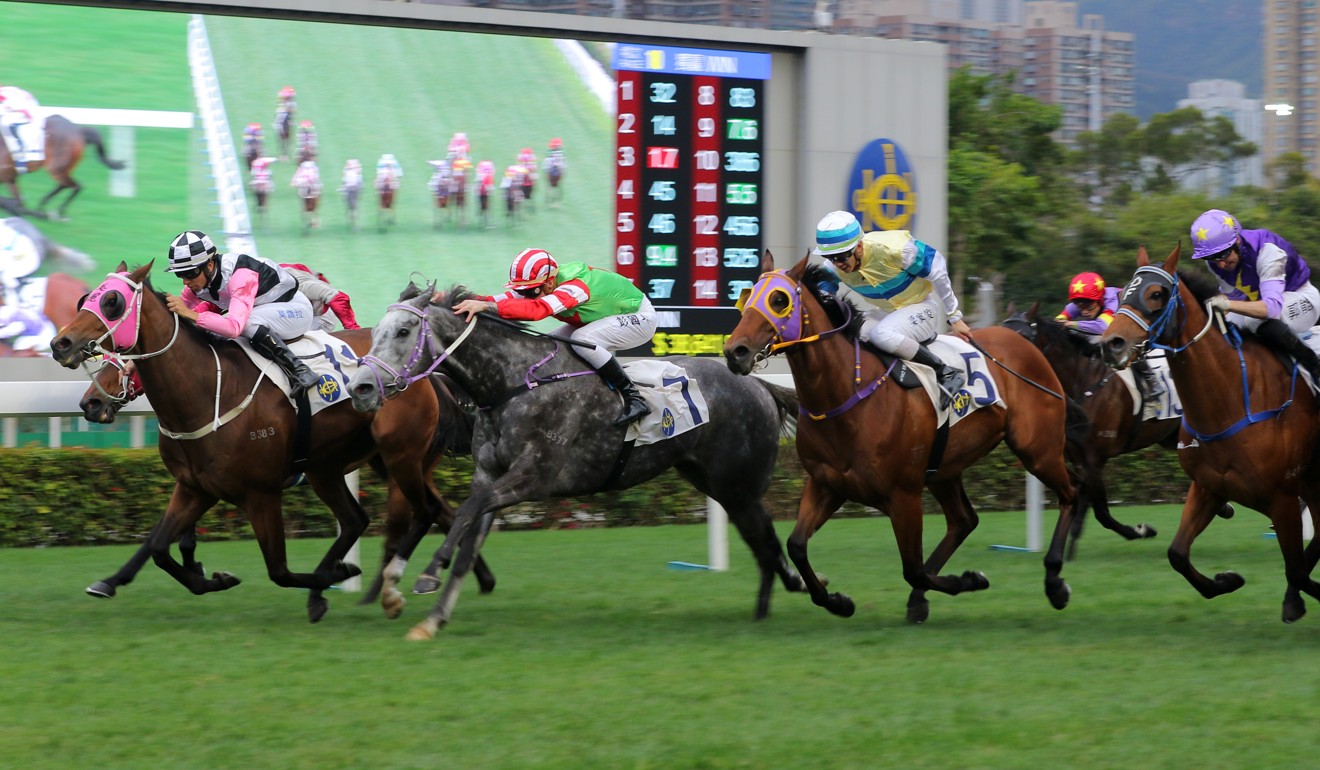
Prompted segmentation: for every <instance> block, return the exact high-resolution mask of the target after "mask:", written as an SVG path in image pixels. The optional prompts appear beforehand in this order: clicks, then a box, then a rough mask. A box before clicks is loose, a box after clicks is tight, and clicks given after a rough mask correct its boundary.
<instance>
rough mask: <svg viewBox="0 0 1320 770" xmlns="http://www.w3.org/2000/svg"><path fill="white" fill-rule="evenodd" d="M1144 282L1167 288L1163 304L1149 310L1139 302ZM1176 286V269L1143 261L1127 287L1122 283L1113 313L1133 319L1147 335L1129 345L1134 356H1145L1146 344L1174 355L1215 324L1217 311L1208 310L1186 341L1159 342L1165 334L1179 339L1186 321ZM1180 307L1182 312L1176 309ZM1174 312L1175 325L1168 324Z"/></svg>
mask: <svg viewBox="0 0 1320 770" xmlns="http://www.w3.org/2000/svg"><path fill="white" fill-rule="evenodd" d="M1147 285H1149V286H1156V287H1159V288H1163V289H1165V290H1167V291H1168V292H1169V300H1168V301H1167V302H1165V303H1164V307H1162V308H1158V309H1156V310H1151V309H1149V308H1147V307H1145V306H1144V305H1145V303H1141V304H1138V300H1139V299H1140V297H1141V293H1142V289H1143V287H1144V286H1147ZM1178 288H1179V280H1178V274H1177V273H1170V272H1168V271H1167V270H1165V269H1164V268H1162V267H1156V266H1155V265H1146V266H1144V267H1139V268H1137V272H1136V273H1135V274H1133V276H1132V280H1131V281H1130V282H1129V283H1128V285H1127V286H1126V287H1124V289H1123V293H1122V294H1121V295H1119V300H1118V301H1119V308H1118V312H1117V313H1115V315H1121V316H1126V317H1128V318H1130V319H1132V321H1133V322H1134V323H1136V324H1137V326H1139V327H1140V328H1141V330H1142V331H1143V332H1145V333H1146V339H1144V340H1142V341H1141V342H1138V343H1136V344H1134V345H1132V351H1133V353H1134V355H1135V356H1136V357H1137V358H1142V357H1144V356H1145V355H1146V352H1147V349H1148V348H1153V349H1155V350H1166V351H1168V352H1169V356H1170V357H1172V356H1175V355H1177V354H1179V353H1181V352H1182V351H1184V350H1186V349H1187V348H1189V347H1191V346H1192V345H1193V344H1195V343H1196V342H1197V341H1198V340H1200V339H1201V338H1202V337H1204V336H1205V335H1206V333H1207V332H1209V331H1210V327H1211V326H1212V325H1214V323H1215V319H1216V315H1215V314H1214V313H1207V314H1206V316H1207V317H1206V321H1205V328H1203V329H1201V331H1199V332H1197V333H1196V334H1195V335H1194V336H1193V337H1192V338H1191V339H1190V340H1188V341H1187V343H1186V344H1184V345H1182V346H1180V347H1174V346H1173V345H1166V344H1164V343H1162V342H1160V339H1161V338H1163V337H1165V336H1166V335H1167V336H1168V338H1169V339H1171V340H1176V339H1178V335H1179V334H1181V333H1182V330H1183V326H1184V325H1185V324H1186V323H1187V310H1186V308H1185V307H1183V301H1182V292H1181V291H1179V290H1178ZM1134 307H1135V308H1137V310H1135V311H1134V310H1133V309H1132V308H1134ZM1179 310H1181V311H1182V312H1181V313H1178V311H1179ZM1175 314H1177V315H1178V321H1177V325H1176V326H1171V324H1173V323H1174V321H1173V319H1174V315H1175ZM1221 323H1222V322H1221Z"/></svg>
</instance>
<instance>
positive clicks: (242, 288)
mask: <svg viewBox="0 0 1320 770" xmlns="http://www.w3.org/2000/svg"><path fill="white" fill-rule="evenodd" d="M168 255H169V267H167V268H166V270H167V271H168V272H171V273H174V274H176V275H178V276H179V278H181V279H183V291H182V292H181V294H180V296H178V297H175V296H173V295H168V296H167V297H166V302H167V304H168V305H169V309H170V310H171V311H172V312H174V313H175V314H177V315H179V316H180V317H182V318H187V319H189V320H191V321H195V322H196V323H197V326H198V327H199V328H202V329H205V330H207V331H209V332H212V333H214V334H218V335H220V336H221V337H228V338H230V339H235V338H237V337H246V338H247V339H248V340H250V341H251V342H252V347H253V349H255V350H256V351H257V352H258V353H260V354H261V355H263V356H265V357H266V358H269V359H271V360H272V361H274V362H275V363H277V364H279V366H280V368H281V369H283V370H284V372H285V373H286V374H288V375H289V381H290V383H291V385H294V386H296V387H297V388H299V389H306V388H310V387H312V386H313V385H315V384H316V383H317V381H318V380H319V378H318V377H317V376H316V374H314V373H313V372H312V370H311V369H309V368H307V364H304V363H303V362H302V361H301V360H299V359H298V357H297V356H295V355H294V354H293V351H292V350H289V348H288V346H287V345H285V344H284V340H289V339H293V338H295V337H298V336H300V335H303V334H306V333H307V332H309V331H311V330H312V325H313V324H314V323H315V320H314V316H313V314H312V303H311V302H310V301H308V299H307V297H306V296H305V295H303V294H302V293H301V292H299V291H298V281H297V280H296V279H295V278H294V277H293V276H292V275H291V274H289V272H288V271H286V270H285V269H284V268H282V267H280V266H279V265H277V264H275V263H274V262H271V261H270V260H268V259H262V258H260V257H250V256H248V255H247V254H235V253H233V252H226V253H224V254H217V253H216V249H215V244H214V243H212V242H211V238H210V236H208V235H206V233H203V232H200V231H197V230H189V231H187V232H183V233H179V235H178V237H176V238H175V239H174V241H173V242H172V243H171V244H170V248H169V252H168Z"/></svg>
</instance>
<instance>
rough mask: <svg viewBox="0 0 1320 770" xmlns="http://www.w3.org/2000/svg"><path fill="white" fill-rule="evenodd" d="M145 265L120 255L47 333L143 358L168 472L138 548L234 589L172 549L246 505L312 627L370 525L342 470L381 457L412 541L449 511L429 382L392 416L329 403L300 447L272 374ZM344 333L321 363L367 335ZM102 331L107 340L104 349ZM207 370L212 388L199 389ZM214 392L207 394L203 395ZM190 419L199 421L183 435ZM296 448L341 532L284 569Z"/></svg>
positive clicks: (78, 349) (75, 351) (394, 602)
mask: <svg viewBox="0 0 1320 770" xmlns="http://www.w3.org/2000/svg"><path fill="white" fill-rule="evenodd" d="M151 265H152V263H148V264H146V265H143V266H141V267H139V268H137V269H135V270H133V271H131V272H130V271H128V270H127V268H126V267H125V266H124V265H122V264H121V265H120V268H121V269H120V270H118V271H116V272H114V273H111V274H109V275H108V276H107V277H106V279H105V281H103V282H102V283H101V285H100V286H98V287H97V289H95V290H94V291H93V292H92V293H91V294H90V295H89V296H88V297H87V300H86V303H85V304H84V305H83V307H82V310H81V311H80V312H79V314H78V316H77V318H75V319H74V321H73V322H71V323H69V324H68V325H66V326H65V327H64V328H63V329H62V330H61V331H60V332H59V334H58V336H56V337H55V339H53V340H52V341H51V350H52V353H53V355H54V357H55V360H56V361H57V362H59V363H60V364H62V365H64V366H66V367H70V368H72V367H75V366H78V365H79V364H80V363H81V362H83V361H84V360H86V359H87V358H88V357H90V356H92V355H94V354H97V353H114V354H116V355H117V356H119V357H120V358H122V359H124V360H136V361H137V367H138V373H139V375H140V376H141V378H142V384H143V389H144V390H145V391H146V392H148V393H150V394H152V407H153V409H154V410H155V413H156V416H157V418H158V419H159V421H160V425H161V434H162V436H161V439H160V444H159V449H160V455H161V459H162V460H163V461H164V462H165V466H166V467H167V468H168V469H169V471H170V473H171V475H173V476H174V478H175V485H174V490H173V492H172V494H171V496H170V501H169V504H168V506H167V507H166V509H165V514H164V517H163V518H162V520H161V522H160V524H158V525H157V526H156V527H155V528H154V529H153V530H152V532H151V535H150V536H149V537H148V540H147V544H146V546H145V547H146V548H147V549H148V550H149V551H150V553H151V557H152V559H153V560H154V561H155V563H156V565H157V566H159V567H160V568H161V569H163V570H165V572H167V573H168V574H169V575H170V576H172V577H174V579H175V580H177V581H178V582H179V583H180V584H182V585H183V586H184V587H186V588H188V589H189V590H190V591H192V592H193V593H195V594H203V593H210V592H212V591H223V590H226V589H229V588H232V587H233V586H235V585H237V584H238V583H239V580H238V578H237V577H235V576H233V575H230V574H228V573H224V572H216V573H213V574H212V576H211V577H210V578H209V579H208V578H206V577H204V576H203V575H199V574H197V572H195V571H193V570H192V569H190V568H189V567H188V566H186V565H183V564H180V563H179V562H177V561H175V560H174V558H173V556H172V555H171V553H170V546H171V544H172V543H174V542H175V541H176V540H178V539H179V538H180V537H182V536H183V535H184V534H186V533H187V532H188V530H190V529H192V528H194V527H195V526H196V524H197V521H198V520H199V519H200V517H201V516H202V514H203V513H205V512H206V511H207V510H208V509H210V508H211V507H212V506H213V505H215V504H216V503H217V502H218V501H220V500H224V501H225V502H227V503H230V504H232V505H234V506H236V507H238V508H240V509H242V510H243V511H244V512H245V513H246V514H247V516H248V519H249V521H250V522H251V524H252V529H253V532H254V533H255V535H256V538H257V542H258V544H259V545H260V547H261V551H262V555H263V556H264V557H265V562H266V571H267V574H268V575H269V577H270V579H271V581H272V582H274V583H275V584H276V585H279V586H282V587H297V588H306V589H309V591H310V593H309V596H308V600H307V612H308V617H309V619H310V620H311V621H312V622H317V621H319V620H320V619H321V618H322V617H324V615H325V613H326V611H327V609H328V604H327V603H326V600H325V598H324V596H323V593H322V592H323V591H324V590H325V589H327V588H329V587H330V586H332V585H334V584H335V583H339V582H342V581H344V580H346V579H348V578H350V577H353V576H354V575H357V574H360V573H361V570H360V569H359V568H358V567H356V566H355V565H349V564H346V563H345V562H344V561H343V559H344V556H345V555H346V554H347V552H348V550H349V548H350V547H351V546H352V545H353V543H354V542H356V541H357V539H358V537H359V536H360V535H361V534H362V532H363V531H364V530H365V529H366V526H367V514H366V512H365V511H363V509H362V506H361V505H360V504H359V503H358V501H357V499H356V497H355V496H354V495H352V494H351V493H350V492H349V489H348V486H347V485H346V483H345V482H344V474H345V473H347V472H349V471H351V470H354V469H356V468H358V467H360V466H361V465H363V464H366V463H369V462H373V460H375V459H376V458H377V457H378V458H379V459H378V461H379V463H380V464H381V465H382V466H383V467H384V468H386V469H387V472H388V475H389V478H391V479H393V480H395V481H396V482H398V484H399V485H400V494H402V495H403V496H404V497H406V498H407V499H408V502H409V503H410V504H411V505H412V508H413V512H414V518H413V521H412V528H413V529H412V532H410V533H409V535H408V537H409V538H412V537H415V538H416V539H417V540H420V538H421V534H422V533H425V531H426V529H427V528H429V527H430V525H431V524H432V523H434V522H435V521H436V520H437V519H438V518H439V517H441V516H445V517H446V518H448V517H449V516H451V515H452V514H451V513H450V512H449V511H448V510H447V504H446V503H444V501H443V500H442V499H440V498H439V496H438V495H436V494H435V490H434V488H433V487H432V486H431V485H430V483H429V469H430V468H431V467H432V465H433V463H432V462H431V459H430V458H431V455H430V453H431V452H432V451H436V450H435V449H434V447H436V446H443V444H439V445H437V444H436V443H435V442H436V441H440V440H443V439H442V435H441V431H440V430H439V427H440V425H441V419H442V415H441V410H440V404H439V401H438V400H437V398H436V394H435V391H434V390H433V389H432V388H426V387H419V388H414V389H412V390H415V391H416V393H415V394H414V393H411V392H410V393H408V394H404V397H405V398H407V404H408V405H406V406H403V407H402V408H400V409H399V410H397V411H396V412H395V413H394V414H392V415H391V414H386V413H383V412H382V413H381V414H378V415H365V414H362V413H360V412H358V411H356V410H351V409H343V408H334V407H331V408H327V409H325V410H323V411H321V412H319V413H318V414H317V415H316V416H315V417H314V418H313V419H312V420H311V426H310V434H309V435H308V436H306V439H305V443H302V440H300V439H299V431H298V428H297V422H298V418H297V415H296V414H295V411H294V409H293V407H292V406H291V405H290V404H289V399H288V398H287V397H286V396H285V395H284V393H283V392H282V391H281V390H280V389H279V388H278V387H276V386H274V385H273V384H272V383H271V382H269V380H268V377H267V376H266V374H265V370H264V369H258V368H257V367H256V366H255V365H254V364H253V363H252V361H251V360H250V359H249V358H248V356H247V354H246V353H244V352H243V351H242V350H241V349H240V348H239V347H238V346H237V345H227V344H226V345H216V344H215V342H216V340H215V339H214V338H213V337H211V336H210V335H208V334H206V333H205V332H203V331H202V330H200V329H198V328H197V327H196V325H194V324H193V323H189V322H186V321H181V320H180V319H179V317H178V316H176V315H175V314H173V313H171V312H170V311H169V310H168V308H167V307H166V304H165V296H164V294H162V293H160V292H157V291H155V290H154V289H152V287H151V283H150V278H149V275H150V271H151ZM343 334H344V336H343V337H342V339H343V340H345V341H348V340H352V341H353V346H344V347H341V348H338V349H332V348H330V346H328V345H327V346H326V348H325V350H326V357H327V359H329V360H331V361H334V360H335V359H337V358H342V357H346V356H356V355H358V350H361V349H362V348H364V347H366V346H367V343H368V340H369V334H367V333H363V332H362V331H361V330H356V331H353V332H345V333H343ZM107 340H109V343H108V344H109V345H110V348H109V349H106V348H103V347H102V345H103V344H105V343H106V341H107ZM354 347H356V349H354ZM210 372H214V373H215V374H214V377H212V376H211V375H210V374H209V373H210ZM211 379H214V380H215V386H214V389H212V387H211V386H210V385H209V384H207V383H208V381H209V380H211ZM313 390H314V391H315V392H314V393H311V394H310V395H311V396H312V397H323V398H328V399H337V398H338V396H339V394H340V393H341V390H340V380H337V379H336V378H335V377H333V376H331V375H324V376H322V378H321V382H320V384H319V385H318V386H317V387H316V388H314V389H313ZM212 392H214V394H215V396H214V399H213V400H212V399H209V398H207V396H208V395H210V393H212ZM231 405H232V406H231ZM226 408H228V411H225V409H226ZM222 412H224V414H223V416H222ZM446 417H447V418H450V419H452V417H453V415H452V414H451V415H446ZM166 426H169V428H168V429H167V428H166ZM194 426H201V427H198V428H196V429H195V430H189V428H192V427H194ZM176 430H181V431H187V432H176ZM304 450H305V456H306V461H307V462H306V464H305V468H303V469H302V472H303V473H304V474H305V476H306V479H307V482H308V484H309V485H310V486H311V488H312V490H313V491H314V492H315V493H316V495H317V497H319V498H320V499H321V500H322V501H323V502H325V503H326V505H327V506H329V508H330V510H331V512H332V513H333V514H334V515H335V519H336V521H337V522H338V524H339V528H340V532H339V535H338V537H336V538H335V540H334V541H333V543H332V544H331V546H330V548H329V549H328V551H327V553H326V555H325V557H324V558H323V559H322V560H321V562H320V563H319V564H318V565H317V567H316V569H315V571H313V572H310V573H298V572H293V571H291V570H290V569H289V566H288V561H287V556H286V551H285V543H284V524H283V515H282V513H281V505H280V499H281V496H282V494H283V490H284V487H285V486H286V480H287V479H288V478H289V477H290V476H291V475H292V473H293V472H294V471H295V470H296V469H297V466H298V465H301V463H297V462H296V460H297V458H298V456H299V455H300V454H304ZM428 463H431V464H428ZM391 497H393V495H391ZM381 603H382V606H383V607H384V609H385V612H386V614H387V615H388V616H390V617H397V616H398V614H399V613H400V612H402V609H403V605H402V596H401V595H399V594H398V592H397V591H393V592H385V593H382V594H381Z"/></svg>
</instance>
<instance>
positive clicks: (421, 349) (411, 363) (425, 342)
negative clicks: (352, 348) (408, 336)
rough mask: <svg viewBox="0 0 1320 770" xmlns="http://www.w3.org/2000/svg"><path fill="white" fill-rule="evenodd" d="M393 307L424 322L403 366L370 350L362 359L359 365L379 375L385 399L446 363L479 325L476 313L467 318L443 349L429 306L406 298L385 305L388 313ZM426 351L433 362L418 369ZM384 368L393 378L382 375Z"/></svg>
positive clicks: (377, 379)
mask: <svg viewBox="0 0 1320 770" xmlns="http://www.w3.org/2000/svg"><path fill="white" fill-rule="evenodd" d="M391 310H400V311H403V312H405V313H411V314H412V315H415V316H417V317H418V318H419V319H421V324H420V327H419V328H418V330H417V341H416V342H414V343H413V349H412V353H411V354H410V355H409V356H408V360H407V362H405V363H404V365H403V367H402V368H401V369H398V370H396V369H395V368H394V367H392V366H390V365H389V364H388V363H386V362H385V361H382V360H381V359H380V358H377V357H376V356H373V355H371V354H370V353H368V354H367V355H365V356H363V357H362V358H360V359H358V365H359V366H362V367H364V368H366V369H370V370H371V374H372V376H374V377H375V378H376V387H377V389H379V391H380V393H381V396H382V397H383V398H385V399H390V398H393V397H395V396H397V395H398V394H400V393H402V392H403V391H405V390H407V389H408V386H409V385H412V384H413V383H414V382H417V381H418V380H423V379H426V378H427V377H429V376H431V373H432V372H434V371H435V370H436V368H437V367H439V366H440V364H442V363H444V361H445V359H447V358H449V356H450V355H451V354H453V353H454V351H456V350H458V347H459V346H460V345H462V344H463V341H464V340H466V339H467V337H468V335H469V334H471V333H472V330H473V329H475V328H477V324H476V316H473V317H472V318H471V319H470V320H469V321H468V322H467V328H465V329H464V330H463V333H462V334H460V335H458V338H457V339H455V340H454V342H453V343H452V344H450V345H449V346H448V347H446V348H444V349H440V347H439V343H438V342H437V340H438V337H436V335H435V334H434V333H433V332H432V330H431V322H430V320H428V318H427V313H426V311H425V310H419V309H418V308H415V307H413V306H412V305H410V304H407V303H405V302H399V303H395V304H393V305H390V306H389V307H388V308H386V309H385V312H387V313H388V312H390V311H391ZM426 354H429V355H430V356H431V364H430V365H429V366H427V367H426V368H425V369H423V370H421V371H420V372H414V371H413V367H415V366H417V365H418V364H420V363H421V361H422V357H423V355H426ZM382 370H384V372H385V373H386V374H388V375H389V378H390V379H388V380H387V379H385V378H384V377H382V376H381V371H382Z"/></svg>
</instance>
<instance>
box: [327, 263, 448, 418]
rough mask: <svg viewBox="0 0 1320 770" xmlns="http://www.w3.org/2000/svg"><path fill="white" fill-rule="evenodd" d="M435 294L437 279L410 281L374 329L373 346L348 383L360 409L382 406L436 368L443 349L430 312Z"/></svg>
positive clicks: (355, 406)
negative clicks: (423, 283) (438, 346)
mask: <svg viewBox="0 0 1320 770" xmlns="http://www.w3.org/2000/svg"><path fill="white" fill-rule="evenodd" d="M434 294H435V284H434V283H430V284H427V285H426V286H418V285H417V284H415V283H413V282H412V281H409V282H408V286H407V288H405V289H404V290H403V292H402V293H401V294H400V295H399V301H398V302H396V303H394V304H392V305H390V306H389V307H388V308H387V309H386V310H385V315H384V316H382V317H381V319H380V321H379V322H378V323H377V324H376V326H375V328H374V329H372V332H371V349H370V350H369V351H367V354H366V355H365V356H363V357H362V359H361V361H360V363H361V364H362V365H361V366H360V367H359V368H358V371H357V373H356V374H355V375H354V376H353V378H352V379H351V380H349V383H348V392H349V394H350V396H351V397H352V399H353V407H354V408H355V409H357V410H358V411H359V412H369V411H374V410H376V409H379V408H380V407H381V406H383V405H384V403H385V401H386V399H389V398H392V397H393V396H395V395H397V394H398V393H401V392H402V391H404V390H406V389H407V388H408V386H409V385H410V384H412V383H413V382H415V381H417V380H418V379H422V378H424V377H426V376H428V375H429V374H430V373H431V371H434V369H435V366H434V365H433V362H434V363H438V359H439V352H438V351H437V350H436V348H435V344H436V343H435V342H434V341H433V340H434V337H433V335H432V334H431V328H430V322H429V321H428V320H427V312H426V308H427V306H428V305H429V304H430V302H431V297H432V296H433V295H434ZM428 366H429V369H428ZM418 372H423V373H421V374H418Z"/></svg>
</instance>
